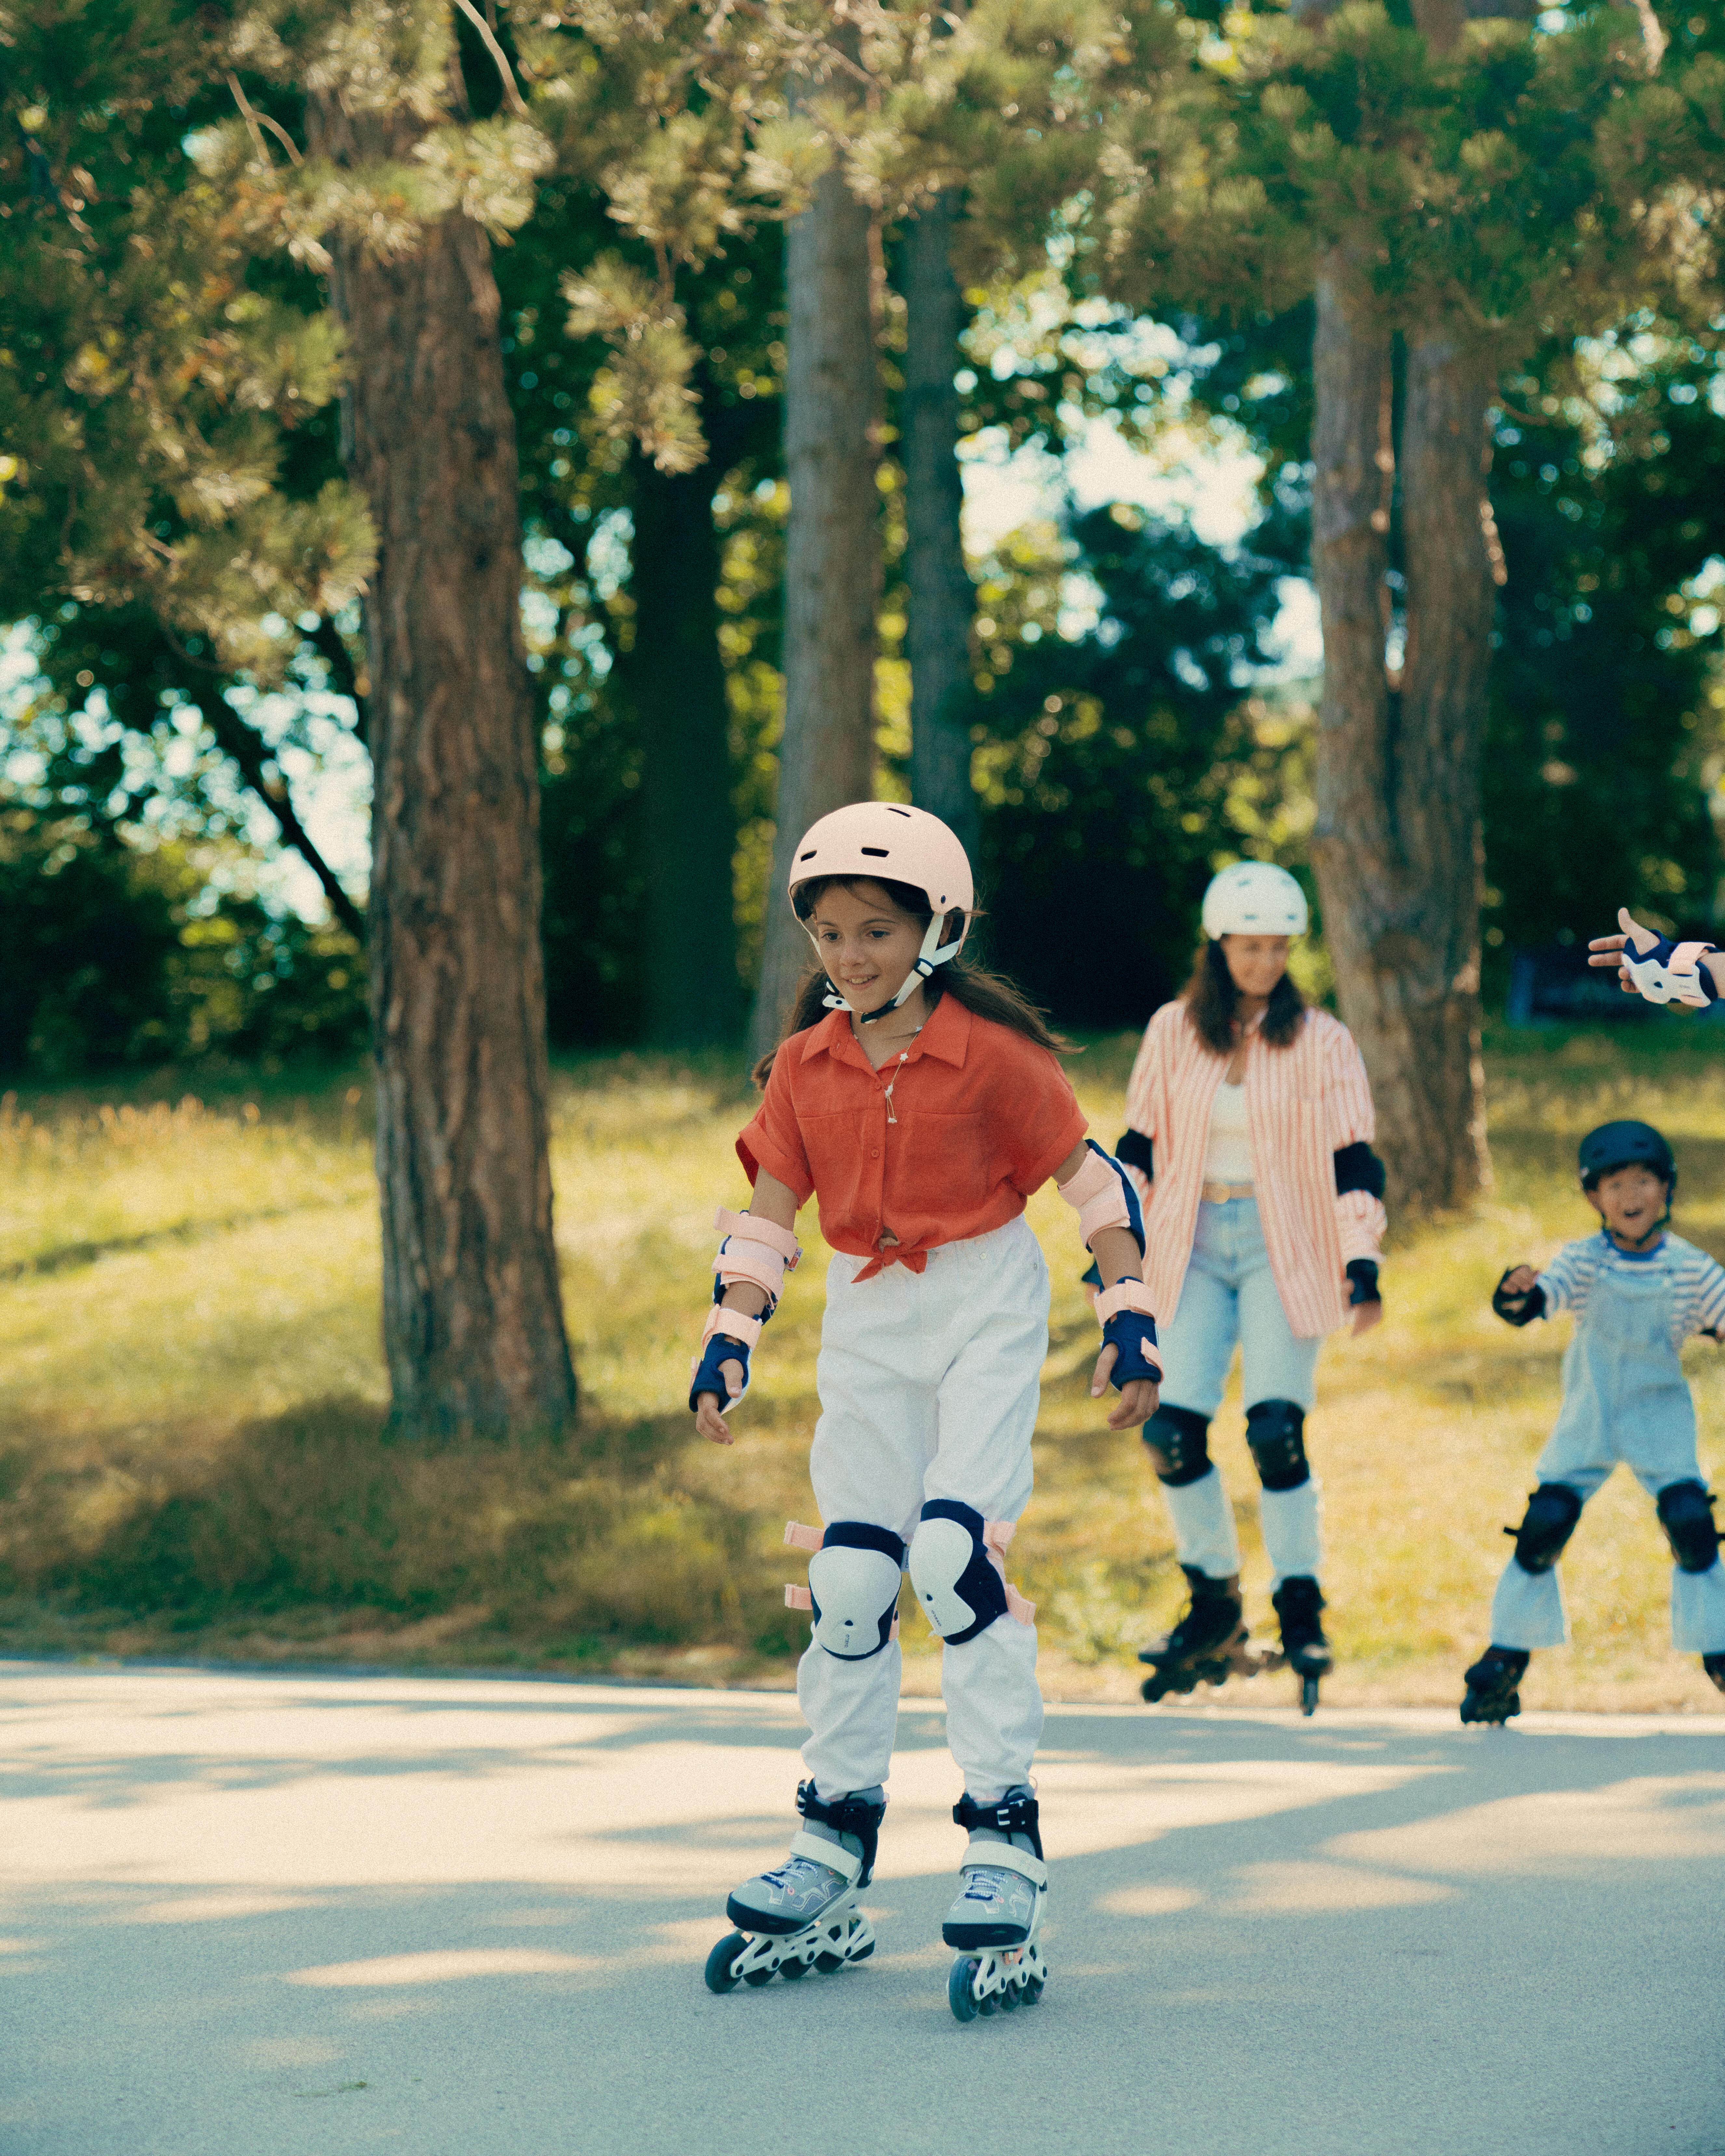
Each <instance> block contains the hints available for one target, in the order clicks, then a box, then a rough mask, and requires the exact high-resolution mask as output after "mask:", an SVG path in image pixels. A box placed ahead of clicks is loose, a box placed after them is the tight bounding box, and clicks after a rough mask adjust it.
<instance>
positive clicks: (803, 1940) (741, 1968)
mask: <svg viewBox="0 0 1725 2156" xmlns="http://www.w3.org/2000/svg"><path fill="white" fill-rule="evenodd" d="M797 1809H798V1811H799V1812H800V1813H801V1814H802V1815H803V1819H804V1820H805V1821H806V1822H807V1825H805V1826H804V1827H803V1830H801V1831H800V1832H799V1833H798V1834H795V1835H793V1836H792V1837H791V1853H790V1855H789V1856H788V1858H787V1859H786V1861H784V1862H783V1864H781V1865H779V1866H776V1867H775V1869H774V1870H773V1871H763V1872H762V1874H761V1875H760V1876H759V1877H758V1878H755V1879H750V1880H747V1881H745V1883H744V1884H743V1885H742V1886H739V1887H738V1888H737V1892H735V1893H734V1894H733V1895H732V1897H730V1899H729V1900H728V1901H727V1902H726V1904H725V1913H726V1916H727V1917H730V1919H731V1921H732V1923H733V1924H735V1925H736V1926H737V1929H736V1930H735V1931H734V1932H732V1933H730V1934H729V1935H728V1936H727V1937H726V1938H722V1939H721V1940H720V1941H719V1943H718V1944H717V1945H716V1947H715V1948H713V1950H712V1952H711V1953H710V1954H709V1955H708V1956H707V1958H706V1986H707V1989H708V1990H709V1991H717V1992H726V1991H734V1990H735V1989H736V1988H737V1984H739V1983H742V1984H768V1983H770V1982H771V1981H772V1979H773V1977H775V1976H782V1977H783V1978H784V1979H785V1981H786V1982H787V1983H793V1982H797V1981H799V1980H800V1979H802V1978H803V1977H805V1976H807V1975H808V1974H809V1970H810V1969H819V1970H821V1971H823V1972H824V1973H827V1974H830V1973H831V1972H832V1971H833V1970H835V1969H846V1968H849V1967H850V1964H851V1963H853V1962H859V1961H866V1960H867V1959H868V1958H869V1956H870V1954H871V1953H873V1952H874V1951H875V1928H874V1926H873V1925H872V1924H871V1923H870V1922H869V1920H868V1918H867V1917H865V1915H864V1913H863V1912H862V1911H861V1909H860V1908H859V1907H858V1906H857V1897H858V1896H859V1895H860V1893H861V1892H862V1891H863V1889H864V1887H865V1886H867V1885H868V1883H869V1881H870V1878H871V1877H872V1876H874V1870H875V1844H876V1842H877V1841H878V1840H879V1839H880V1822H881V1820H883V1819H884V1818H885V1817H886V1794H885V1793H884V1791H883V1790H881V1789H880V1788H879V1787H878V1786H877V1787H876V1788H875V1789H855V1790H853V1791H852V1792H851V1794H850V1795H849V1796H848V1797H840V1798H839V1799H836V1800H835V1801H834V1803H832V1804H826V1803H824V1802H823V1801H822V1800H821V1799H820V1798H819V1797H818V1796H817V1795H816V1794H815V1789H814V1783H813V1782H804V1783H803V1785H802V1786H801V1788H800V1789H798V1791H797Z"/></svg>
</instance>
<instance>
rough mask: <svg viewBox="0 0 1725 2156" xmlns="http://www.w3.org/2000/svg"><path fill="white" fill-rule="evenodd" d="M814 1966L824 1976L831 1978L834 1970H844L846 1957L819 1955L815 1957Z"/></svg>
mask: <svg viewBox="0 0 1725 2156" xmlns="http://www.w3.org/2000/svg"><path fill="white" fill-rule="evenodd" d="M814 1966H815V1967H816V1968H817V1969H819V1971H820V1973H821V1974H822V1975H823V1976H830V1975H831V1974H833V1972H834V1969H843V1968H844V1966H845V1957H844V1955H843V1954H835V1953H818V1954H817V1955H816V1956H815V1957H814Z"/></svg>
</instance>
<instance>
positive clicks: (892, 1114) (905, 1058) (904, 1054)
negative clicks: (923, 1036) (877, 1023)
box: [883, 1019, 928, 1123]
mask: <svg viewBox="0 0 1725 2156" xmlns="http://www.w3.org/2000/svg"><path fill="white" fill-rule="evenodd" d="M927 1022H928V1021H927V1019H924V1020H923V1024H924V1025H926V1024H927ZM921 1032H922V1026H921V1025H918V1026H913V1027H912V1028H911V1032H910V1034H908V1035H906V1034H894V1035H893V1038H894V1039H896V1040H903V1039H906V1038H908V1039H911V1040H914V1039H916V1035H917V1034H919V1033H921ZM910 1060H911V1051H910V1050H909V1049H908V1048H906V1049H905V1050H902V1051H901V1054H900V1055H899V1059H898V1070H895V1071H894V1072H893V1074H892V1075H891V1078H890V1079H889V1080H888V1081H887V1083H886V1093H885V1095H884V1096H883V1097H884V1098H885V1100H886V1120H887V1122H889V1123H896V1122H897V1121H898V1116H897V1114H896V1111H895V1110H894V1108H893V1105H892V1089H893V1087H894V1086H896V1085H897V1083H898V1078H899V1070H903V1069H904V1067H905V1065H906V1063H908V1062H909V1061H910Z"/></svg>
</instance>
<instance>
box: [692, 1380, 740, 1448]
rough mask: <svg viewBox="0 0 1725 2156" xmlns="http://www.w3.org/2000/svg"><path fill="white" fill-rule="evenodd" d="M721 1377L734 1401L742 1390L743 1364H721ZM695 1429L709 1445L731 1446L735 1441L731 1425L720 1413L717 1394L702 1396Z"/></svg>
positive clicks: (696, 1414)
mask: <svg viewBox="0 0 1725 2156" xmlns="http://www.w3.org/2000/svg"><path fill="white" fill-rule="evenodd" d="M719 1375H720V1376H721V1378H723V1379H724V1380H725V1387H726V1392H727V1393H728V1394H730V1397H731V1399H733V1400H734V1399H736V1398H737V1394H739V1393H740V1392H741V1391H742V1363H720V1365H719ZM695 1427H696V1430H699V1431H700V1432H701V1435H702V1436H703V1437H704V1438H705V1439H706V1441H707V1443H708V1444H709V1445H730V1444H732V1443H733V1442H734V1441H735V1440H733V1439H732V1435H731V1425H730V1424H728V1423H727V1422H726V1419H725V1418H724V1416H723V1415H721V1414H720V1413H719V1399H718V1395H717V1394H716V1393H703V1394H701V1405H700V1406H699V1407H698V1408H697V1409H696V1410H695Z"/></svg>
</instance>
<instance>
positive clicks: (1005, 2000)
mask: <svg viewBox="0 0 1725 2156" xmlns="http://www.w3.org/2000/svg"><path fill="white" fill-rule="evenodd" d="M1023 1998H1024V1986H1023V1985H1022V1984H1008V1985H1007V1987H1006V1989H1005V1990H1004V1991H1003V1992H1002V1993H1001V1994H1000V1999H999V2006H1000V2010H1001V2012H1002V2013H1003V2014H1016V2013H1017V2012H1018V2010H1019V2002H1020V2001H1021V2000H1022V1999H1023Z"/></svg>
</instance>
